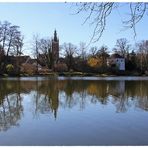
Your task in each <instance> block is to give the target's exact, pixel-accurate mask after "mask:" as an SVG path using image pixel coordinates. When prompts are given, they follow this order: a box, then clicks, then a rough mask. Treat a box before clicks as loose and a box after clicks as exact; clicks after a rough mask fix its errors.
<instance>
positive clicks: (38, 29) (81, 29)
mask: <svg viewBox="0 0 148 148" xmlns="http://www.w3.org/2000/svg"><path fill="white" fill-rule="evenodd" d="M74 10H75V7H74V6H72V4H71V3H51V2H48V3H41V2H40V3H0V21H2V22H3V21H5V20H7V21H9V22H11V23H12V24H14V25H19V26H20V30H21V31H22V34H23V35H24V37H25V40H24V41H25V46H24V48H25V50H26V53H27V54H28V53H29V52H30V51H31V41H32V38H33V34H39V35H40V37H52V36H53V32H54V29H56V30H57V33H58V36H59V39H60V45H61V44H63V43H64V42H71V43H73V44H76V45H78V44H79V42H81V41H82V42H86V43H88V42H89V40H90V37H91V35H92V34H91V33H92V31H93V27H92V26H90V25H89V23H86V24H84V25H82V23H83V21H84V18H85V13H81V14H79V15H73V13H74ZM126 11H127V10H126V7H124V4H123V7H122V8H121V9H120V11H115V12H114V13H113V14H112V15H111V16H110V17H109V19H108V25H107V27H106V30H105V32H104V34H103V36H102V38H101V39H100V41H99V42H97V43H95V44H91V46H95V45H96V46H99V47H100V46H101V45H107V46H108V47H109V49H112V48H113V47H114V45H115V43H116V40H117V39H119V38H127V39H128V40H129V41H130V42H131V43H132V44H134V42H135V41H140V40H143V39H148V30H147V26H148V20H147V19H148V18H147V17H145V18H144V19H143V20H142V21H141V22H140V23H139V24H138V25H137V37H136V40H134V38H133V32H132V31H131V30H127V31H121V29H122V26H121V25H122V24H121V19H122V17H124V16H122V12H125V13H126Z"/></svg>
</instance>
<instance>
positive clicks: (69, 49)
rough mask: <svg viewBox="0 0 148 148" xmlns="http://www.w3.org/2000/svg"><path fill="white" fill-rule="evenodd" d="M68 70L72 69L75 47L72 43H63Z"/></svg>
mask: <svg viewBox="0 0 148 148" xmlns="http://www.w3.org/2000/svg"><path fill="white" fill-rule="evenodd" d="M62 49H63V50H64V56H65V60H66V64H67V67H68V70H70V69H73V65H74V56H75V55H76V53H77V47H76V46H75V45H73V44H72V43H64V44H63V46H62Z"/></svg>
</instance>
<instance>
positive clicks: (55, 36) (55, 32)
mask: <svg viewBox="0 0 148 148" xmlns="http://www.w3.org/2000/svg"><path fill="white" fill-rule="evenodd" d="M54 41H56V42H57V41H58V38H57V31H56V29H55V31H54Z"/></svg>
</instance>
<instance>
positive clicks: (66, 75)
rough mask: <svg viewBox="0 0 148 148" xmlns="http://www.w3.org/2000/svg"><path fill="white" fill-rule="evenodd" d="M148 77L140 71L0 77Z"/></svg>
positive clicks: (5, 76) (2, 76) (1, 76)
mask: <svg viewBox="0 0 148 148" xmlns="http://www.w3.org/2000/svg"><path fill="white" fill-rule="evenodd" d="M48 76H52V77H59V76H62V77H121V76H124V77H139V76H140V77H148V75H146V74H139V73H118V74H107V73H104V74H98V73H82V72H50V73H46V74H33V75H29V74H20V75H8V74H3V75H0V78H7V77H48Z"/></svg>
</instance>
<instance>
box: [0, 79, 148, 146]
mask: <svg viewBox="0 0 148 148" xmlns="http://www.w3.org/2000/svg"><path fill="white" fill-rule="evenodd" d="M0 145H7V146H9V145H26V146H28V145H34V146H36V145H42V146H54V145H58V146H62V145H65V146H69V145H74V146H77V145H80V146H87V145H92V146H93V145H99V146H101V145H104V146H106V145H110V146H112V145H133V146H134V145H148V77H102V78H101V77H69V78H64V77H57V78H51V77H49V78H48V77H30V78H27V77H26V78H3V79H2V78H1V79H0Z"/></svg>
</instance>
